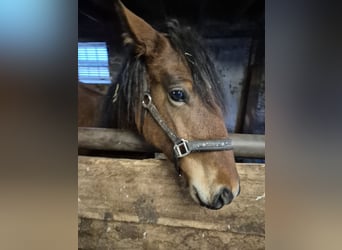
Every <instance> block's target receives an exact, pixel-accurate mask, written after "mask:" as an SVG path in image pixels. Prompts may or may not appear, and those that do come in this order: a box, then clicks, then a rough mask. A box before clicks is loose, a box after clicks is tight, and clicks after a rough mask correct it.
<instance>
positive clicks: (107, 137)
mask: <svg viewBox="0 0 342 250" xmlns="http://www.w3.org/2000/svg"><path fill="white" fill-rule="evenodd" d="M230 138H232V140H233V146H234V153H235V156H239V157H253V158H264V157H265V136H264V135H254V134H230ZM78 147H79V148H83V149H98V150H117V151H134V152H158V150H157V149H155V148H154V147H153V146H151V145H150V144H148V143H147V142H146V141H145V140H144V139H143V137H141V136H140V135H138V134H136V133H134V132H132V131H129V130H118V129H108V128H86V127H79V128H78Z"/></svg>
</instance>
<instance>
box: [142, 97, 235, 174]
mask: <svg viewBox="0 0 342 250" xmlns="http://www.w3.org/2000/svg"><path fill="white" fill-rule="evenodd" d="M142 106H143V107H144V108H145V109H147V110H148V111H149V112H150V114H151V115H152V117H153V119H154V120H155V121H156V122H157V123H158V125H159V126H160V127H161V128H162V129H163V131H164V132H165V134H166V135H167V136H168V137H169V138H170V140H171V141H172V142H173V156H174V164H175V167H176V170H177V172H178V174H179V175H180V172H181V171H180V164H179V159H180V158H182V157H185V156H187V155H189V154H190V153H191V152H201V151H221V150H232V149H233V145H232V140H231V139H229V138H224V139H214V140H193V141H188V140H186V139H183V138H179V137H178V136H177V135H176V134H175V133H174V132H173V131H172V130H171V129H170V128H169V127H168V126H167V124H166V123H165V121H164V120H163V118H162V117H161V116H160V114H159V112H158V109H157V108H156V106H155V105H154V104H153V102H152V97H151V95H150V94H149V93H145V94H144V97H143V101H142Z"/></svg>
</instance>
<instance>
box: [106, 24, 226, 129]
mask: <svg viewBox="0 0 342 250" xmlns="http://www.w3.org/2000/svg"><path fill="white" fill-rule="evenodd" d="M158 31H160V32H162V33H164V34H166V37H167V38H168V39H169V42H170V44H171V46H172V47H173V49H174V50H175V51H176V52H177V53H178V55H179V56H180V58H181V59H182V60H183V62H184V63H185V65H186V66H188V67H189V69H190V71H191V75H192V78H193V83H194V90H195V92H196V93H197V94H198V95H199V96H200V98H201V99H202V100H203V102H204V104H205V105H207V106H208V107H209V108H213V107H214V104H217V105H218V106H219V107H220V108H221V110H222V111H223V112H225V105H224V95H223V93H224V92H223V89H222V84H221V82H220V81H219V78H218V76H217V73H216V71H215V66H214V64H213V63H212V61H211V60H210V58H209V56H208V54H207V53H206V50H205V48H204V46H203V45H202V42H201V39H200V38H199V36H198V35H197V34H196V33H194V32H193V31H192V30H191V29H190V28H189V27H183V26H181V25H179V22H178V21H177V20H175V19H173V20H170V21H168V22H167V23H166V25H165V27H161V28H159V29H158ZM145 76H146V66H145V58H144V57H143V56H140V57H137V56H135V55H134V54H133V50H132V52H131V54H130V56H128V58H127V60H126V62H125V63H124V64H123V67H122V69H121V71H120V73H119V75H118V78H117V80H116V81H115V82H114V83H113V84H112V85H111V86H110V88H109V90H108V93H107V96H106V101H105V105H104V110H103V115H104V116H103V119H102V126H104V127H115V128H130V129H134V128H135V122H134V119H135V115H134V107H136V105H140V104H141V101H142V92H143V91H144V90H143V86H144V82H145V81H146V77H145Z"/></svg>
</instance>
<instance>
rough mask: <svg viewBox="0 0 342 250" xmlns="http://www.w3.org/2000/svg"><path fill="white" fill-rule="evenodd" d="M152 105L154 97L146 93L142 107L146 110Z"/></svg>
mask: <svg viewBox="0 0 342 250" xmlns="http://www.w3.org/2000/svg"><path fill="white" fill-rule="evenodd" d="M151 104H152V96H151V95H150V94H149V93H145V94H144V97H143V100H142V105H143V107H144V108H148V107H150V106H151Z"/></svg>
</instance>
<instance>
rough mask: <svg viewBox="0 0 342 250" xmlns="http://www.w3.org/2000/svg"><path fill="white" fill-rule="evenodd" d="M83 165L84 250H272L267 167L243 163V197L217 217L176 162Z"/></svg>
mask: <svg viewBox="0 0 342 250" xmlns="http://www.w3.org/2000/svg"><path fill="white" fill-rule="evenodd" d="M78 161H79V170H78V174H79V182H78V188H79V190H78V191H79V197H78V199H79V200H78V215H79V244H80V248H108V247H109V248H110V249H170V246H172V248H173V249H188V248H187V247H184V244H190V243H191V242H192V243H191V244H192V245H191V248H194V249H207V248H205V246H206V245H208V244H209V245H208V246H217V247H214V248H208V249H227V246H228V245H229V246H230V247H229V249H263V248H264V237H265V229H264V226H265V215H264V205H265V200H264V197H263V195H264V188H265V186H264V181H265V180H264V178H265V168H264V165H262V164H258V165H257V164H237V168H238V171H239V174H240V177H241V190H242V191H241V194H240V196H239V197H237V198H236V200H235V201H233V203H232V204H230V205H229V206H225V207H224V208H222V209H220V210H209V209H206V208H203V207H200V206H199V205H197V204H195V203H194V202H193V201H192V199H191V197H190V195H189V194H188V191H187V188H186V187H185V185H184V181H183V179H182V178H181V177H178V176H177V175H176V173H175V170H174V168H173V166H172V164H170V163H169V162H168V161H163V160H155V159H146V160H129V159H109V158H100V157H98V158H96V157H83V156H79V160H78ZM94 244H95V245H94ZM126 244H127V245H126ZM182 244H183V247H184V248H182ZM114 246H117V247H114ZM125 246H127V247H125ZM196 246H198V247H196ZM189 248H190V246H189Z"/></svg>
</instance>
